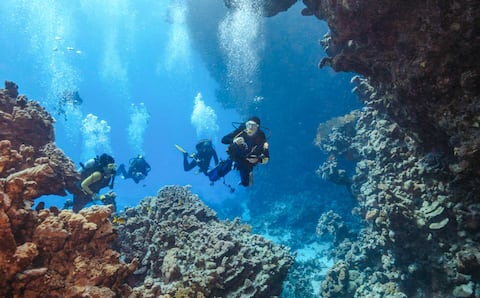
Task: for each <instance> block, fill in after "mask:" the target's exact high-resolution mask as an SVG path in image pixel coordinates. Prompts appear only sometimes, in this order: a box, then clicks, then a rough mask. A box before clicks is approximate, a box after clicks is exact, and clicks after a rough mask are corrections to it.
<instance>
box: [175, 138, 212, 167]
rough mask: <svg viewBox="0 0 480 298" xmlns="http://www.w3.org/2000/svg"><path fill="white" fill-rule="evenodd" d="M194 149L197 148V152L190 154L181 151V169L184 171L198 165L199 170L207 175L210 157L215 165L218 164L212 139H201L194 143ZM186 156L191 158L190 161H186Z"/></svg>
mask: <svg viewBox="0 0 480 298" xmlns="http://www.w3.org/2000/svg"><path fill="white" fill-rule="evenodd" d="M195 149H197V152H196V153H193V154H191V155H188V153H187V152H186V151H183V169H184V170H185V171H190V170H191V169H193V168H195V167H197V166H198V168H199V172H202V173H203V174H205V175H208V174H207V173H208V170H209V167H210V162H211V160H212V158H213V161H214V162H215V166H216V165H218V156H217V152H216V151H215V149H214V148H213V145H212V141H211V140H208V139H204V140H201V141H199V142H198V143H197V145H195ZM188 157H191V158H192V160H191V161H190V162H189V161H188Z"/></svg>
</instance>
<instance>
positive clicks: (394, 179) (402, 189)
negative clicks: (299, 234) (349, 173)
mask: <svg viewBox="0 0 480 298" xmlns="http://www.w3.org/2000/svg"><path fill="white" fill-rule="evenodd" d="M353 82H354V83H356V84H357V87H356V88H355V92H357V93H358V95H359V96H360V97H361V98H362V100H363V101H364V102H365V104H366V105H367V106H366V107H365V108H364V109H363V110H362V111H361V113H360V115H359V118H358V120H357V122H356V126H355V131H356V133H355V134H351V131H349V133H348V134H343V135H342V136H341V137H340V138H341V142H337V141H336V139H337V138H338V137H339V133H338V131H339V130H338V129H334V130H333V131H332V134H330V135H329V136H328V137H326V138H324V139H323V141H322V143H328V144H320V146H321V148H323V149H324V150H327V152H328V153H329V154H339V156H340V157H345V152H351V151H355V152H356V154H355V156H356V159H355V161H356V174H355V175H354V176H353V177H352V186H351V188H352V193H353V194H354V195H355V196H356V198H357V200H358V203H359V207H358V208H357V209H356V210H355V211H356V212H357V213H358V214H359V215H361V216H362V217H363V218H364V219H365V221H366V222H367V227H366V228H365V229H364V230H362V232H361V233H360V235H359V237H358V239H357V240H356V241H355V240H352V239H347V240H345V241H344V242H343V243H341V244H340V245H339V247H338V249H337V257H338V259H339V261H338V262H337V263H336V264H335V265H334V267H333V268H331V271H330V272H329V273H327V278H326V279H325V280H324V282H323V284H322V289H323V292H322V295H323V296H324V297H334V296H338V295H342V296H344V297H353V296H363V295H368V294H371V293H378V294H379V295H387V294H388V295H390V296H391V297H407V296H408V297H416V296H422V295H427V296H435V297H451V296H452V295H453V296H457V297H458V295H466V296H461V297H471V296H472V295H476V294H474V293H475V291H477V294H478V292H479V291H480V276H479V275H478V274H477V273H476V272H474V271H472V270H470V269H471V268H477V266H478V264H479V263H478V258H477V256H478V252H477V251H476V249H474V247H476V246H478V242H479V240H480V234H478V232H477V231H476V230H473V229H471V228H470V225H472V222H475V220H476V219H478V216H477V217H476V219H473V217H475V216H476V213H475V210H478V209H476V208H477V207H478V203H477V202H478V197H476V196H477V195H476V194H475V193H472V191H473V189H471V188H467V187H465V185H464V184H462V186H463V187H462V188H459V187H458V178H457V176H456V173H455V172H452V171H451V170H450V167H449V165H451V163H452V162H455V159H454V158H452V157H451V156H448V155H445V154H442V153H440V152H436V151H433V152H425V151H424V150H423V147H422V146H421V144H420V143H419V141H418V140H417V138H416V137H414V136H413V135H412V133H411V132H410V131H408V130H404V129H402V128H401V127H400V126H399V125H398V124H397V123H396V122H395V121H393V120H392V119H391V118H390V117H389V116H388V115H387V114H386V113H382V112H380V111H379V110H378V109H374V108H372V106H375V104H377V103H378V102H379V101H381V100H382V96H383V95H382V94H379V93H376V92H375V88H373V87H372V86H371V85H369V83H368V81H367V80H365V79H361V78H359V77H356V78H355V79H354V80H353ZM345 140H347V142H345ZM345 143H348V144H349V146H348V147H349V148H348V149H347V148H345V147H344V144H345ZM337 144H340V146H342V147H341V148H337V147H336V146H337ZM464 179H465V178H464ZM470 179H473V181H476V179H478V177H476V176H471V177H470ZM467 223H469V224H467ZM474 226H476V225H475V224H473V227H474ZM352 241H353V242H352ZM461 259H464V260H465V263H466V264H468V265H466V266H465V265H464V264H463V262H462V261H460V260H461ZM345 267H346V270H347V271H346V272H348V274H347V275H346V277H345V278H343V279H340V278H339V276H340V275H339V274H340V273H339V272H342V270H343V268H345ZM466 268H470V269H466ZM372 276H375V277H376V278H372ZM465 293H470V294H469V295H468V294H465Z"/></svg>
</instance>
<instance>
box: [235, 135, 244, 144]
mask: <svg viewBox="0 0 480 298" xmlns="http://www.w3.org/2000/svg"><path fill="white" fill-rule="evenodd" d="M233 143H234V144H235V145H237V146H240V145H244V144H245V139H244V138H243V137H236V138H235V139H233Z"/></svg>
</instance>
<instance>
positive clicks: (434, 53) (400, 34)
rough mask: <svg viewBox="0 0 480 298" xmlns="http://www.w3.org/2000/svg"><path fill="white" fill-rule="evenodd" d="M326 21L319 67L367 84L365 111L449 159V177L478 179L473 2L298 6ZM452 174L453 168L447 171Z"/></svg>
mask: <svg viewBox="0 0 480 298" xmlns="http://www.w3.org/2000/svg"><path fill="white" fill-rule="evenodd" d="M304 3H305V4H306V6H307V7H308V8H307V10H309V11H310V12H312V14H314V15H315V16H317V17H319V18H320V19H324V20H326V21H327V23H328V25H329V27H330V32H329V33H328V34H327V36H325V38H324V39H323V41H322V44H323V46H324V47H325V51H326V53H327V55H329V57H327V58H325V59H324V60H322V62H321V66H324V65H330V66H331V67H332V68H333V69H334V70H336V71H349V72H356V73H358V74H361V75H363V76H365V77H367V78H368V79H369V83H370V84H371V85H372V86H373V87H374V88H375V92H376V93H378V94H382V95H383V96H381V97H378V99H379V100H378V102H376V103H374V105H373V107H375V108H376V109H379V110H381V111H384V112H385V113H387V114H388V115H389V117H390V118H391V119H392V120H393V121H395V122H396V123H398V124H399V125H400V127H402V128H403V129H406V130H408V131H410V132H411V134H414V135H416V136H417V137H418V141H419V145H420V146H421V147H423V148H424V149H425V150H432V149H433V148H436V149H437V150H439V151H442V152H448V153H451V154H453V153H455V155H456V158H457V160H458V161H457V163H456V164H455V166H454V168H455V171H457V173H458V174H459V175H460V173H461V175H462V177H464V176H469V175H470V174H471V173H473V174H475V175H479V171H480V170H479V169H480V167H479V161H480V125H479V123H480V118H479V116H478V115H479V112H480V107H479V105H478V102H479V96H480V92H479V90H480V88H479V85H478V84H479V83H478V82H479V81H480V80H479V79H480V73H479V71H478V69H479V68H480V59H479V58H478V55H477V54H476V53H478V51H479V50H480V46H479V45H480V43H479V42H478V30H479V29H478V28H479V21H478V15H479V14H480V6H479V5H478V3H476V2H475V1H471V0H462V1H454V2H448V3H446V2H444V1H428V2H425V1H417V2H402V3H399V2H398V1H389V2H385V1H376V0H375V1H358V0H352V1H324V0H304ZM452 167H453V165H452Z"/></svg>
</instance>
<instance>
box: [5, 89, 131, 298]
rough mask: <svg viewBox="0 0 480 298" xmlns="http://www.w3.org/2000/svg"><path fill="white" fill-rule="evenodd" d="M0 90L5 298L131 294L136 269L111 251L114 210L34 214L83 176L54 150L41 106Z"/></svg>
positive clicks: (49, 125)
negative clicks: (46, 199) (127, 281)
mask: <svg viewBox="0 0 480 298" xmlns="http://www.w3.org/2000/svg"><path fill="white" fill-rule="evenodd" d="M5 86H6V88H5V89H0V127H1V130H0V153H1V155H0V235H1V239H2V242H1V244H0V296H2V297H115V296H126V295H128V294H129V293H130V291H131V289H130V288H129V287H128V285H126V284H125V282H124V280H125V278H126V276H127V275H129V274H130V273H131V272H133V271H134V270H135V269H136V263H135V261H132V263H131V264H124V263H122V262H120V255H119V254H118V253H117V252H115V251H113V250H111V249H110V248H109V245H110V243H111V242H112V241H113V239H114V238H115V232H114V230H113V229H112V225H111V223H110V222H109V220H108V218H109V216H110V214H111V212H112V211H111V209H110V208H109V207H100V208H91V209H86V210H84V211H82V212H80V213H79V214H74V213H72V212H71V211H61V212H60V211H59V210H58V209H57V208H55V207H51V208H50V209H49V210H45V209H42V207H41V206H42V205H41V204H39V205H38V207H37V208H36V210H32V206H33V203H34V200H35V199H38V198H39V197H41V196H42V195H48V194H55V195H66V191H65V190H69V191H71V190H73V189H74V188H75V182H76V181H78V174H77V173H76V172H75V169H74V165H73V163H72V161H71V160H70V159H69V158H67V157H66V156H65V155H64V154H63V152H62V151H61V150H60V149H58V148H56V146H55V144H54V143H53V141H54V132H53V125H52V124H53V119H52V118H51V116H50V115H49V114H48V113H47V112H46V111H45V109H44V108H42V107H41V106H40V105H39V104H38V103H37V102H35V101H29V100H28V99H27V98H26V97H25V96H23V95H20V96H18V87H17V85H16V84H15V83H13V82H8V81H7V82H6V83H5Z"/></svg>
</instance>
